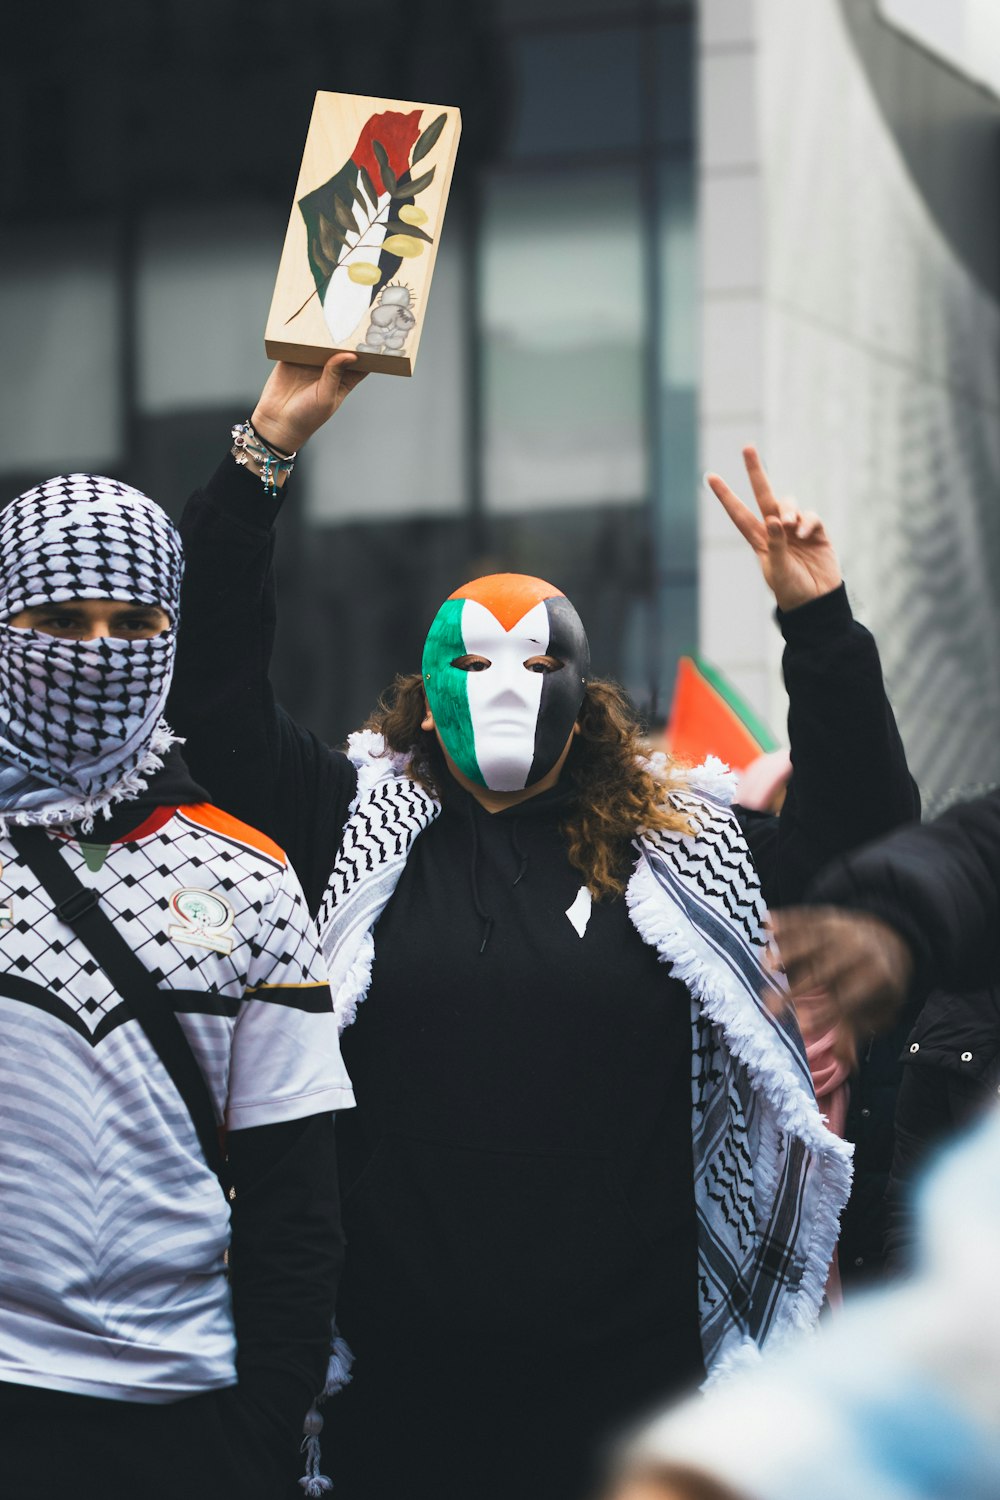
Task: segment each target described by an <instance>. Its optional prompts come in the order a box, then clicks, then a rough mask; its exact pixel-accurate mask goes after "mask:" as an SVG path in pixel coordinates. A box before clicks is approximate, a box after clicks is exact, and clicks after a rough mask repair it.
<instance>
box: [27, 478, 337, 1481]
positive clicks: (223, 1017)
mask: <svg viewBox="0 0 1000 1500" xmlns="http://www.w3.org/2000/svg"><path fill="white" fill-rule="evenodd" d="M181 566H182V562H181V548H180V542H179V538H178V536H177V533H176V531H175V530H174V527H173V526H172V525H171V523H170V521H169V520H168V519H167V517H166V515H165V514H164V513H163V512H162V511H161V510H160V509H159V507H158V506H156V505H154V504H153V502H152V501H151V500H149V499H148V498H147V497H146V496H145V495H142V494H140V493H139V492H138V491H136V490H133V489H131V488H129V487H128V486H127V485H124V484H121V483H120V482H118V481H116V480H111V479H107V478H104V477H101V476H95V475H82V474H76V475H64V476H59V477H57V478H54V479H51V480H48V481H47V482H46V483H44V484H42V485H40V486H38V487H37V488H35V489H33V490H29V491H28V492H26V493H25V494H23V495H21V496H19V497H18V498H17V499H15V500H14V501H12V502H11V503H10V504H9V505H8V506H7V507H6V508H5V509H4V510H3V511H2V512H0V1127H2V1128H0V1202H2V1204H3V1212H2V1214H0V1263H2V1265H3V1276H2V1278H0V1474H2V1476H3V1478H2V1481H0V1488H2V1490H3V1493H4V1494H5V1495H10V1496H27V1495H31V1496H35V1497H38V1500H56V1497H61V1496H63V1495H67V1494H74V1495H79V1496H81V1497H83V1500H90V1497H94V1500H97V1497H98V1496H99V1497H100V1500H125V1497H126V1496H131V1495H133V1494H135V1493H136V1488H137V1486H138V1488H139V1489H140V1490H141V1492H142V1493H143V1494H144V1495H146V1496H149V1497H152V1500H176V1497H177V1496H179V1495H183V1496H185V1497H186V1500H208V1497H209V1496H211V1497H213V1500H215V1497H227V1496H233V1497H235V1496H237V1495H238V1496H240V1497H241V1500H273V1497H275V1496H277V1495H279V1494H281V1493H282V1492H283V1491H284V1488H285V1475H286V1473H293V1472H294V1465H295V1461H296V1449H297V1447H298V1442H299V1429H300V1427H301V1411H302V1405H303V1402H307V1401H308V1398H309V1394H310V1392H311V1390H312V1389H313V1388H314V1385H315V1381H316V1380H317V1379H318V1378H320V1377H321V1374H322V1370H323V1368H324V1366H325V1363H326V1357H327V1343H328V1326H329V1322H328V1320H329V1316H330V1310H331V1307H332V1303H333V1293H334V1285H335V1279H336V1274H337V1270H338V1264H339V1260H340V1252H341V1237H340V1232H339V1220H338V1213H337V1196H336V1165H335V1156H334V1149H333V1126H332V1115H331V1113H330V1111H331V1110H333V1109H335V1108H344V1107H347V1106H349V1105H350V1104H351V1102H352V1094H351V1089H350V1085H349V1082H348V1079H347V1076H346V1073H345V1072H344V1069H343V1064H342V1062H341V1060H340V1056H339V1048H338V1043H337V1036H336V1026H335V1023H334V1018H333V1015H332V1011H331V1007H330V1003H329V990H328V987H327V985H326V981H325V976H324V973H323V968H322V962H321V959H320V955H319V953H318V950H317V945H316V940H315V934H314V929H313V926H312V923H311V922H310V920H309V915H308V912H307V910H306V907H305V903H304V901H303V897H302V893H301V889H300V887H299V885H298V882H297V881H296V879H295V877H294V875H293V874H292V872H291V870H290V868H289V866H288V863H287V860H286V859H285V856H284V855H283V853H282V851H281V850H280V849H278V848H277V846H276V845H274V844H273V843H272V842H271V841H270V840H269V839H266V838H265V837H264V836H263V835H261V834H259V833H257V832H256V831H255V830H253V829H252V828H248V827H246V826H244V825H243V824H241V823H239V822H237V820H236V819H234V818H232V817H229V816H227V815H225V814H223V813H221V812H220V811H219V810H218V809H216V808H214V807H212V806H211V805H210V804H209V803H208V800H207V797H206V794H205V793H204V792H203V791H202V790H201V789H200V788H199V787H198V786H197V785H195V783H194V782H193V780H192V778H191V776H190V774H189V772H188V770H187V768H186V766H185V764H184V762H183V760H182V759H181V756H180V753H179V743H180V742H179V741H178V739H177V736H176V735H175V734H174V733H173V731H172V730H171V729H170V728H169V726H168V724H167V722H166V720H165V719H164V704H165V699H166V695H167V691H168V688H169V685H170V679H171V673H172V669H173V658H174V651H175V644H176V624H177V614H178V601H179V591H180V579H181ZM60 882H61V884H60ZM67 882H68V883H69V885H68V893H67ZM74 883H75V889H74ZM102 917H103V919H104V921H105V922H107V921H108V920H109V919H110V924H111V925H110V927H109V929H108V931H109V932H110V942H109V937H108V931H104V930H103V929H102V927H101V925H100V924H101V920H102ZM95 920H96V924H97V925H96V928H95ZM116 934H117V939H116ZM116 940H117V942H118V943H121V944H122V947H123V949H124V955H125V956H124V960H123V958H122V953H121V951H120V950H117V949H116ZM137 974H138V977H137ZM161 1005H162V1009H161V1008H160V1007H161ZM150 1011H152V1012H153V1015H152V1017H150ZM174 1017H176V1020H174V1019H173V1018H174ZM222 1124H224V1125H225V1126H226V1128H227V1132H228V1133H227V1152H228V1175H227V1176H226V1186H227V1187H228V1186H229V1185H230V1183H231V1185H232V1187H233V1188H234V1189H235V1200H234V1201H233V1203H232V1207H230V1204H229V1203H227V1201H226V1196H225V1192H224V1188H223V1183H222V1181H221V1180H220V1175H217V1174H222V1175H225V1172H224V1169H223V1168H222V1164H221V1160H220V1147H219V1141H218V1136H217V1127H218V1126H220V1125H222ZM317 1173H318V1174H319V1184H318V1185H317V1182H316V1180H315V1176H316V1174H317ZM227 1257H228V1275H227V1264H226V1262H227ZM137 1475H139V1476H141V1477H140V1478H139V1479H137V1478H136V1476H137Z"/></svg>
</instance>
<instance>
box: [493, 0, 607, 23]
mask: <svg viewBox="0 0 1000 1500" xmlns="http://www.w3.org/2000/svg"><path fill="white" fill-rule="evenodd" d="M621 8H622V0H496V14H497V16H498V18H499V19H500V20H501V21H551V20H564V19H565V20H576V19H577V18H582V17H584V16H586V17H587V18H588V19H590V18H593V17H594V16H610V17H615V16H618V15H620V13H621Z"/></svg>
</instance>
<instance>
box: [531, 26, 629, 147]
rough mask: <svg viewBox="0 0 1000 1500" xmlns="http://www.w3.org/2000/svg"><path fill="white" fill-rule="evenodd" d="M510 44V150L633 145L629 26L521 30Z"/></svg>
mask: <svg viewBox="0 0 1000 1500" xmlns="http://www.w3.org/2000/svg"><path fill="white" fill-rule="evenodd" d="M511 45H512V48H513V64H514V68H513V79H512V87H511V94H512V122H513V123H512V129H511V135H510V145H509V151H510V154H511V155H512V156H516V157H529V156H550V155H553V154H555V153H557V152H586V151H593V150H595V149H607V148H618V149H623V148H629V147H633V148H634V147H637V146H638V145H639V137H640V129H641V117H640V88H639V82H640V68H639V64H640V57H641V52H640V32H639V29H638V28H637V27H621V28H618V27H614V28H610V27H609V28H601V29H600V30H596V31H584V32H564V31H560V32H553V33H546V34H542V35H537V34H529V35H526V36H520V37H516V38H515V39H514V41H513V42H512V44H511Z"/></svg>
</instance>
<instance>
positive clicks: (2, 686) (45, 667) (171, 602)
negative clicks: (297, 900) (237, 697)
mask: <svg viewBox="0 0 1000 1500" xmlns="http://www.w3.org/2000/svg"><path fill="white" fill-rule="evenodd" d="M182 567H183V562H182V552H181V543H180V538H179V537H178V535H177V532H176V530H175V529H174V527H173V525H172V524H171V522H170V520H169V518H168V517H167V516H166V515H165V513H164V512H163V511H162V510H161V509H160V507H159V506H158V505H156V504H154V502H153V501H152V500H150V499H148V497H147V496H145V495H143V494H142V493H141V492H140V491H139V490H135V489H132V488H131V486H129V485H127V484H122V483H120V481H118V480H115V479H105V478H103V477H101V476H99V475H93V474H66V475H59V476H58V477H57V478H55V479H49V480H46V482H45V483H44V484H41V485H37V486H36V487H35V488H34V489H31V490H27V491H26V492H25V493H24V494H23V495H19V496H18V497H17V499H16V500H13V501H11V503H10V504H9V505H8V506H7V507H6V508H5V509H4V510H3V511H2V512H0V828H2V827H4V826H6V824H8V823H64V822H77V821H79V822H81V823H82V825H83V828H84V831H89V829H90V828H92V826H93V820H94V817H95V815H96V814H97V813H99V812H103V813H104V815H105V816H107V815H108V814H109V812H110V809H111V807H112V805H113V804H114V803H116V802H120V801H124V800H127V799H129V798H132V797H135V796H137V795H138V794H139V793H140V792H142V791H144V790H145V787H146V782H147V778H148V776H149V775H151V774H152V772H154V771H157V770H159V769H160V767H161V766H162V764H163V761H162V755H163V752H164V751H165V750H166V749H168V748H169V746H170V745H171V744H172V743H173V742H174V740H175V738H176V736H174V735H173V734H172V733H171V731H170V729H169V728H168V726H167V724H166V723H165V722H164V720H163V718H162V713H163V705H164V702H165V700H166V696H167V692H168V690H169V687H170V678H171V673H172V670H173V660H174V648H175V641H176V629H177V615H178V603H179V599H180V581H181V571H182ZM71 599H117V600H122V601H128V602H129V603H135V604H145V605H157V606H158V607H159V608H160V609H162V610H164V611H165V612H166V614H167V615H168V616H169V618H170V621H171V626H170V629H169V630H167V631H164V632H163V634H162V635H159V636H156V637H155V638H153V639H152V640H137V641H126V640H116V639H114V638H110V639H109V638H107V637H102V638H100V639H97V640H92V641H69V640H60V639H57V638H56V637H54V636H50V635H45V634H44V633H43V632H41V631H36V630H21V629H17V628H15V627H14V626H12V625H10V624H9V621H10V619H11V618H12V616H14V615H16V614H18V613H19V611H21V610H23V609H30V608H32V607H33V606H35V605H39V604H59V603H66V602H67V601H69V600H71Z"/></svg>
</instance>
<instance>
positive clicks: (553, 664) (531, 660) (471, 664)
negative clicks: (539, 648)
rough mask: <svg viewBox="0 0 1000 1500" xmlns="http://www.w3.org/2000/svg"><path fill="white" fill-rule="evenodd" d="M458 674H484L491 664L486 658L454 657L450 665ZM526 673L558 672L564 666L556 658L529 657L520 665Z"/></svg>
mask: <svg viewBox="0 0 1000 1500" xmlns="http://www.w3.org/2000/svg"><path fill="white" fill-rule="evenodd" d="M451 665H452V666H453V667H457V668H458V670H459V671H460V672H485V671H486V670H487V668H488V667H491V666H492V665H493V663H492V662H491V661H490V659H489V657H487V656H456V657H455V659H454V661H453V662H452V663H451ZM522 665H523V667H524V670H525V671H526V672H541V673H545V674H548V673H550V672H559V671H561V670H562V668H563V667H564V666H565V665H566V663H565V662H563V661H560V660H559V658H558V656H529V657H528V658H527V660H526V661H525V662H523V663H522Z"/></svg>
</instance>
